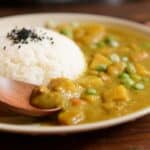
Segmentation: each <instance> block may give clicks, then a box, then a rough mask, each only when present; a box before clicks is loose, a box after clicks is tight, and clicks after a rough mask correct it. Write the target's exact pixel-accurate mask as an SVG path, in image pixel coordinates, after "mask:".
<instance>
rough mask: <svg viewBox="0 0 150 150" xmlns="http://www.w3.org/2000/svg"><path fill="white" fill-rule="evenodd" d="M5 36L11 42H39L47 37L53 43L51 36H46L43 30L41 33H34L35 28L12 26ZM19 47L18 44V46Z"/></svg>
mask: <svg viewBox="0 0 150 150" xmlns="http://www.w3.org/2000/svg"><path fill="white" fill-rule="evenodd" d="M7 38H8V39H9V40H11V41H12V44H19V43H20V44H28V43H29V41H32V42H39V41H42V40H43V39H47V40H50V41H51V44H54V41H52V40H53V38H52V37H49V36H46V33H45V32H44V33H43V34H42V35H38V34H37V33H35V30H30V29H26V28H21V29H17V28H14V29H13V30H11V32H9V33H8V34H7ZM18 48H20V46H18Z"/></svg>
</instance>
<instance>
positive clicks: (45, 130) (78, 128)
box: [0, 12, 150, 135]
mask: <svg viewBox="0 0 150 150" xmlns="http://www.w3.org/2000/svg"><path fill="white" fill-rule="evenodd" d="M34 16H41V17H42V16H47V17H48V16H51V17H52V16H66V17H70V16H75V17H78V18H79V17H80V18H82V17H87V18H88V17H89V18H95V19H96V20H107V21H111V22H114V23H117V24H120V25H125V26H130V27H132V28H134V27H135V28H136V29H137V30H139V31H141V32H143V33H144V32H145V33H146V32H148V33H147V34H150V28H149V27H146V26H145V25H142V24H139V23H136V22H134V21H129V20H127V19H121V18H117V17H110V16H105V15H99V14H89V13H64V12H59V13H29V14H21V15H12V16H6V17H5V16H4V17H0V22H2V21H4V20H10V19H17V18H18V19H19V18H20V17H26V18H30V17H34ZM107 21H106V22H107ZM147 114H150V108H144V109H141V110H138V111H136V112H133V113H130V114H127V115H124V116H121V117H115V118H112V119H109V120H104V121H97V122H94V123H87V124H80V125H71V126H45V125H36V126H33V125H17V124H8V123H0V131H5V132H14V133H22V134H34V135H35V134H36V135H37V134H66V133H77V132H85V131H91V130H96V129H103V128H108V127H111V126H115V125H119V124H123V123H126V122H129V121H133V120H136V119H138V118H140V117H142V116H145V115H147Z"/></svg>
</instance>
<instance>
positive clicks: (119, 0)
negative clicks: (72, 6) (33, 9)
mask: <svg viewBox="0 0 150 150" xmlns="http://www.w3.org/2000/svg"><path fill="white" fill-rule="evenodd" d="M140 1H141V2H143V1H150V0H0V5H17V4H29V3H30V4H41V3H42V4H45V3H47V4H58V3H61V4H62V3H102V4H108V5H121V4H123V3H131V2H140Z"/></svg>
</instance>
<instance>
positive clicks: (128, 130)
mask: <svg viewBox="0 0 150 150" xmlns="http://www.w3.org/2000/svg"><path fill="white" fill-rule="evenodd" d="M34 12H84V13H95V14H103V15H110V16H117V17H121V18H126V19H130V20H134V21H138V22H141V23H144V22H146V21H150V1H149V2H148V1H147V2H141V3H136V4H134V3H132V4H125V5H123V6H113V7H112V6H104V5H100V4H72V5H71V4H67V5H63V4H61V5H40V6H39V5H30V6H22V7H21V6H15V7H8V6H5V7H4V6H0V16H7V15H14V14H22V13H34ZM0 149H1V150H3V149H4V150H6V149H16V150H17V149H18V150H22V149H26V150H28V149H32V150H36V149H41V150H44V149H46V150H57V149H58V150H150V115H149V116H145V117H143V118H141V119H139V120H137V121H134V122H130V123H126V124H124V125H120V126H116V127H112V128H109V129H105V130H97V131H92V132H87V133H80V134H73V135H60V136H29V135H17V134H12V133H2V132H1V133H0Z"/></svg>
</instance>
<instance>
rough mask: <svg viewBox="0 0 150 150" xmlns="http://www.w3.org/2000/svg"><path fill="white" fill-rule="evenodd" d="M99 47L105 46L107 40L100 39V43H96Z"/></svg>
mask: <svg viewBox="0 0 150 150" xmlns="http://www.w3.org/2000/svg"><path fill="white" fill-rule="evenodd" d="M96 46H97V48H103V47H105V42H104V41H99V42H98V43H96Z"/></svg>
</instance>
